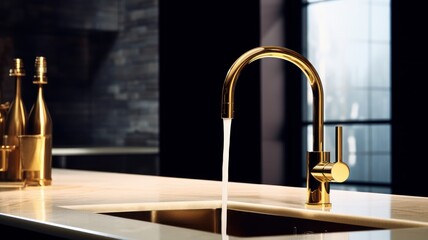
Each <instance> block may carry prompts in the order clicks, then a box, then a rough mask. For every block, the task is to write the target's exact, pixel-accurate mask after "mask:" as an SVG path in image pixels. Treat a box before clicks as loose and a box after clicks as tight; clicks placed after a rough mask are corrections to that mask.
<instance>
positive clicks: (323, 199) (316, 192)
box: [221, 46, 349, 207]
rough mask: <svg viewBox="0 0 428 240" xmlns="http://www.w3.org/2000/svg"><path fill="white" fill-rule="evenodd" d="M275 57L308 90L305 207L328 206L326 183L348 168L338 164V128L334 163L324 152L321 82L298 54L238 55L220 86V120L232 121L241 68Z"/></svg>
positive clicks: (267, 49)
mask: <svg viewBox="0 0 428 240" xmlns="http://www.w3.org/2000/svg"><path fill="white" fill-rule="evenodd" d="M262 58H279V59H283V60H286V61H289V62H291V63H293V64H295V65H296V66H297V67H299V68H300V70H302V71H303V73H304V74H305V76H306V77H307V79H308V81H309V84H310V86H311V88H312V94H313V99H314V111H313V139H314V142H313V150H312V152H309V151H308V152H307V154H306V159H307V164H306V168H307V169H306V185H307V186H306V187H307V201H306V204H307V205H315V206H318V205H319V206H322V207H330V206H331V203H330V182H344V181H345V180H346V179H348V177H349V167H348V166H347V165H346V164H345V163H344V162H343V161H342V127H337V128H336V160H337V161H336V162H335V163H331V162H330V153H329V152H324V132H323V131H324V96H323V87H322V83H321V79H320V77H319V76H318V73H317V71H316V70H315V68H314V67H313V66H312V64H311V63H310V62H309V61H308V60H307V59H306V58H305V57H303V56H302V55H300V54H298V53H297V52H295V51H292V50H290V49H287V48H283V47H277V46H263V47H257V48H254V49H251V50H249V51H247V52H246V53H244V54H243V55H241V56H240V57H239V58H238V59H237V60H236V61H235V62H234V63H233V65H232V66H231V67H230V69H229V71H228V73H227V75H226V79H225V81H224V84H223V91H222V110H221V116H222V118H223V119H225V118H227V119H232V118H233V108H234V106H233V105H234V91H235V85H236V81H237V79H238V77H239V74H240V72H241V71H242V69H244V67H245V66H246V65H247V64H249V63H251V62H253V61H255V60H258V59H262Z"/></svg>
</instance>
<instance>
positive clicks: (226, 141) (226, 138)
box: [221, 119, 232, 240]
mask: <svg viewBox="0 0 428 240" xmlns="http://www.w3.org/2000/svg"><path fill="white" fill-rule="evenodd" d="M231 125H232V119H223V134H224V135H223V175H222V194H221V235H222V239H223V240H228V239H229V237H228V236H227V229H226V226H227V198H228V188H227V185H228V181H229V146H230V128H231Z"/></svg>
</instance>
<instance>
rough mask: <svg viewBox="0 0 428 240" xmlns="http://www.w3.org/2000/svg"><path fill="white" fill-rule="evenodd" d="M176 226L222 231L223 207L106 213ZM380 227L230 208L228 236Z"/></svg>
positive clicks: (356, 229) (213, 231)
mask: <svg viewBox="0 0 428 240" xmlns="http://www.w3.org/2000/svg"><path fill="white" fill-rule="evenodd" d="M102 214H107V215H111V216H116V217H123V218H128V219H135V220H141V221H147V222H154V223H159V224H165V225H171V226H176V227H183V228H190V229H195V230H202V231H207V232H212V233H221V208H215V209H182V210H153V211H135V212H110V213H102ZM374 229H379V228H373V227H366V226H358V225H352V224H343V223H335V222H326V221H317V220H310V219H303V218H295V217H286V216H275V215H271V214H264V213H256V212H247V211H242V210H234V209H228V211H227V235H229V236H237V237H254V236H273V235H288V234H309V233H324V232H343V231H346V232H349V231H362V230H374Z"/></svg>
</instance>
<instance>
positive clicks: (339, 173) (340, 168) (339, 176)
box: [330, 126, 350, 182]
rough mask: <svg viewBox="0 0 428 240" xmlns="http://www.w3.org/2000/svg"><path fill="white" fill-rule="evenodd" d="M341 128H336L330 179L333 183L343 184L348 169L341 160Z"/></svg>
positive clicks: (347, 175)
mask: <svg viewBox="0 0 428 240" xmlns="http://www.w3.org/2000/svg"><path fill="white" fill-rule="evenodd" d="M342 135H343V134H342V126H336V162H335V163H334V164H332V165H331V170H330V174H331V178H332V180H333V181H335V182H344V181H346V179H348V177H349V172H350V171H349V167H348V165H346V163H344V162H343V158H342V142H343V139H342Z"/></svg>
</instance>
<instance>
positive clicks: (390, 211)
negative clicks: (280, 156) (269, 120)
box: [0, 168, 428, 240]
mask: <svg viewBox="0 0 428 240" xmlns="http://www.w3.org/2000/svg"><path fill="white" fill-rule="evenodd" d="M52 179H53V180H52V185H51V186H46V187H25V188H23V189H12V188H4V189H1V193H0V224H3V225H9V226H19V228H24V229H30V230H34V229H37V231H38V232H42V233H47V234H50V235H54V236H61V237H65V238H70V239H95V238H96V239H103V238H105V239H174V240H184V239H186V240H187V239H207V240H208V239H222V238H223V240H224V237H225V236H222V235H221V234H215V233H209V232H203V231H197V230H191V229H186V228H179V227H172V226H166V225H162V224H156V223H150V222H144V221H138V220H130V219H124V218H119V217H113V216H107V215H103V214H99V213H101V212H110V211H135V210H143V209H161V208H174V207H185V206H192V205H199V206H210V207H219V206H221V198H222V183H221V182H220V181H208V180H198V179H184V178H169V177H159V176H149V175H136V174H135V175H133V174H121V173H107V172H93V171H82V170H67V169H56V168H54V169H53V173H52ZM305 193H306V189H304V188H295V187H285V186H276V185H262V184H248V183H232V182H231V183H229V184H228V205H229V206H231V207H233V206H239V207H243V208H248V209H262V210H263V211H271V212H277V213H281V212H282V213H286V214H287V215H290V216H295V217H302V218H310V219H330V220H334V221H336V220H340V221H341V222H344V223H354V224H363V225H370V226H375V227H385V226H386V227H388V228H393V229H391V230H374V231H358V232H337V233H322V234H310V235H282V236H272V237H253V238H251V239H264V240H268V239H272V240H274V239H305V240H312V239H341V240H342V239H377V240H379V239H380V240H381V239H426V236H427V234H428V198H424V197H412V196H400V195H390V194H377V193H364V192H351V191H340V190H331V202H332V204H333V206H332V207H331V208H330V209H317V208H315V209H314V208H307V207H306V206H305V204H304V203H305ZM227 237H228V239H247V238H245V237H234V236H227Z"/></svg>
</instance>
